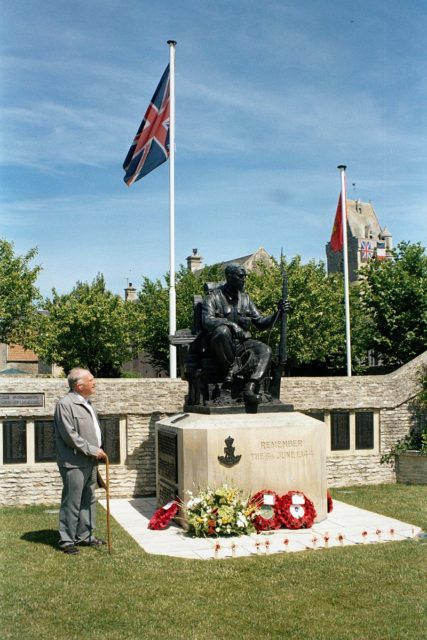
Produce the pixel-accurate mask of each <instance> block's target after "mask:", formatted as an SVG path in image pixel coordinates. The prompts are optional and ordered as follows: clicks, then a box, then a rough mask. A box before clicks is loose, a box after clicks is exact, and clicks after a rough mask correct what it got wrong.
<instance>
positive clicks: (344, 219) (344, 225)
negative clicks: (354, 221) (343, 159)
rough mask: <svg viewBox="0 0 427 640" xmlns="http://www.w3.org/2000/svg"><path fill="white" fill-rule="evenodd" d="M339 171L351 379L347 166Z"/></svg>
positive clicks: (346, 332)
mask: <svg viewBox="0 0 427 640" xmlns="http://www.w3.org/2000/svg"><path fill="white" fill-rule="evenodd" d="M337 168H338V170H339V171H340V173H341V219H342V239H343V262H344V305H345V336H346V352H347V376H349V377H351V332H350V289H349V276H348V244H347V194H346V184H345V170H346V168H347V167H346V166H345V165H344V164H340V165H339V166H338V167H337Z"/></svg>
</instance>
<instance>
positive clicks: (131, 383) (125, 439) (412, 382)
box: [0, 352, 427, 505]
mask: <svg viewBox="0 0 427 640" xmlns="http://www.w3.org/2000/svg"><path fill="white" fill-rule="evenodd" d="M423 364H424V365H426V364H427V352H425V353H424V354H423V355H421V356H419V357H418V358H416V359H415V360H413V361H412V362H410V363H409V364H407V365H405V366H404V367H402V368H401V369H398V370H397V371H395V372H394V373H392V374H389V375H382V376H364V377H352V378H347V377H330V378H285V379H284V380H283V384H282V400H283V401H284V402H287V403H292V404H294V406H295V410H297V411H312V412H322V413H323V412H330V411H331V410H339V409H343V410H363V409H366V410H371V411H375V412H376V413H377V414H378V416H379V418H378V419H379V446H378V451H376V452H374V453H370V454H369V455H366V453H365V454H364V455H361V454H360V455H359V454H357V452H353V453H350V454H349V452H345V453H343V454H340V453H339V452H333V453H331V454H330V455H329V456H328V462H327V465H328V483H329V486H331V487H334V486H349V485H352V484H369V483H372V484H378V483H381V482H394V481H395V472H394V469H393V468H392V467H390V466H389V465H380V464H379V459H380V457H381V455H382V454H383V453H384V452H385V451H387V450H388V449H390V447H391V445H392V444H393V443H394V442H395V441H396V440H397V439H398V438H401V437H403V436H404V435H406V433H408V431H409V429H410V427H411V426H412V425H413V423H414V414H413V409H412V403H413V399H414V398H415V397H416V395H417V393H418V391H419V382H418V379H417V376H418V371H419V369H420V366H421V365H423ZM186 389H187V385H186V383H185V382H183V381H181V380H169V379H161V378H152V379H115V380H98V381H97V389H96V394H95V396H94V404H95V405H96V407H97V409H98V413H99V414H100V416H119V417H120V418H121V422H122V424H123V425H124V429H123V433H122V437H121V460H120V464H117V465H116V464H114V465H113V464H112V465H111V466H110V470H111V473H110V477H111V496H112V497H132V496H137V495H139V496H141V495H152V494H154V492H155V456H154V425H155V423H156V421H157V420H159V419H160V418H162V417H164V416H168V415H173V414H175V413H178V412H180V411H182V406H183V398H184V395H185V393H186ZM67 391H68V389H67V384H66V381H65V380H64V379H43V378H28V377H26V378H16V377H14V378H13V379H0V393H10V394H11V393H13V394H16V393H31V394H34V393H42V394H44V406H42V407H12V408H7V407H0V423H1V422H2V420H4V419H11V418H12V419H13V418H15V419H16V418H21V417H22V418H23V419H26V420H27V421H32V420H34V419H40V418H45V419H49V418H52V417H53V413H54V409H55V404H56V402H57V401H58V399H59V398H60V397H62V396H63V395H65V393H67ZM0 441H2V438H1V437H0ZM32 446H33V445H32V443H31V442H30V438H29V437H28V436H27V449H28V451H27V453H28V462H27V463H26V464H3V457H2V456H0V504H1V505H8V504H9V505H25V504H38V503H57V502H58V501H59V499H60V493H61V479H60V476H59V473H58V469H57V467H56V464H55V463H35V462H34V453H33V452H31V447H32ZM101 470H102V471H103V468H102V467H101ZM100 495H102V493H101V492H100Z"/></svg>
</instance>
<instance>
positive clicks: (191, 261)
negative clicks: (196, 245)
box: [187, 249, 203, 273]
mask: <svg viewBox="0 0 427 640" xmlns="http://www.w3.org/2000/svg"><path fill="white" fill-rule="evenodd" d="M202 260H203V257H202V256H199V255H198V253H197V249H193V255H191V256H188V257H187V267H188V270H189V271H191V272H192V273H194V272H195V271H198V270H199V269H201V268H202Z"/></svg>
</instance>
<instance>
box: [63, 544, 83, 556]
mask: <svg viewBox="0 0 427 640" xmlns="http://www.w3.org/2000/svg"><path fill="white" fill-rule="evenodd" d="M61 551H63V552H64V553H66V554H67V555H69V556H75V555H76V553H79V549H78V548H77V547H76V545H75V544H66V545H65V546H64V547H61Z"/></svg>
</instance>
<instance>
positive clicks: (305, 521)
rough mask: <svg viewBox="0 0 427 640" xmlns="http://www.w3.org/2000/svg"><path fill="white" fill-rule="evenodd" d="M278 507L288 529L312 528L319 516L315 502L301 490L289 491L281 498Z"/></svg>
mask: <svg viewBox="0 0 427 640" xmlns="http://www.w3.org/2000/svg"><path fill="white" fill-rule="evenodd" d="M277 509H278V511H279V512H280V519H281V522H282V524H283V526H284V527H286V529H310V527H312V526H313V522H314V519H315V517H316V516H317V513H316V509H315V508H314V505H313V503H312V502H311V500H309V499H308V498H307V496H305V495H304V494H303V493H302V492H301V491H288V493H286V494H285V495H284V496H282V497H281V498H280V502H279V504H278V507H277Z"/></svg>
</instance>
